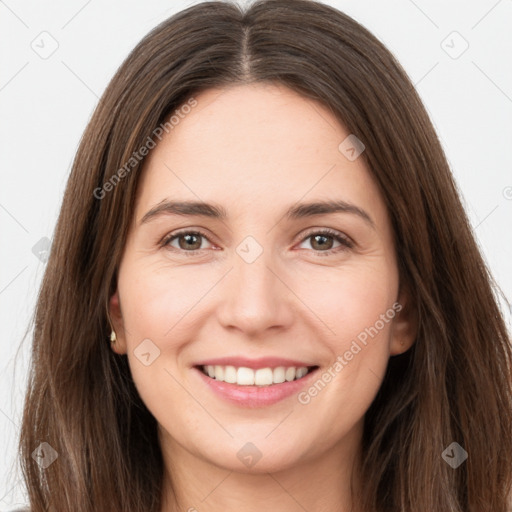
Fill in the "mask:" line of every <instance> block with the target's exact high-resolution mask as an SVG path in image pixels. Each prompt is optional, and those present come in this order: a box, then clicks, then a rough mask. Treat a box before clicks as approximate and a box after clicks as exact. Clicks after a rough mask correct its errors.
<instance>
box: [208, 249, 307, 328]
mask: <svg viewBox="0 0 512 512" xmlns="http://www.w3.org/2000/svg"><path fill="white" fill-rule="evenodd" d="M252 244H253V245H252V246H251V244H250V243H249V248H250V250H251V251H253V252H254V250H255V247H254V241H253V242H252ZM241 245H242V248H241V249H240V250H239V251H237V252H236V253H234V254H233V268H232V270H231V271H230V272H229V274H228V275H227V276H226V278H225V279H224V280H223V281H224V284H223V286H224V288H223V290H222V293H223V297H224V300H223V301H222V302H221V303H220V304H219V307H218V310H217V314H218V319H219V321H220V323H221V324H222V325H223V327H224V328H227V329H237V330H239V331H240V332H243V333H244V334H245V335H246V336H247V337H251V338H255V337H262V336H264V334H265V332H266V331H270V330H272V331H275V330H276V329H279V328H281V329H286V327H288V326H289V325H290V324H291V322H292V316H293V310H294V307H293V304H292V303H293V300H294V299H293V297H294V295H293V293H292V291H291V290H290V288H289V287H288V286H287V283H286V281H287V276H286V272H285V271H284V270H283V267H282V266H280V265H279V262H278V261H276V260H275V258H274V259H273V256H272V252H271V251H270V250H263V252H261V254H260V255H259V256H258V257H257V258H256V259H255V260H254V261H251V260H252V258H251V257H249V258H247V257H246V254H245V253H244V251H243V244H241ZM245 247H247V246H245ZM253 257H254V254H253ZM295 309H297V308H296V307H295ZM273 334H274V332H273Z"/></svg>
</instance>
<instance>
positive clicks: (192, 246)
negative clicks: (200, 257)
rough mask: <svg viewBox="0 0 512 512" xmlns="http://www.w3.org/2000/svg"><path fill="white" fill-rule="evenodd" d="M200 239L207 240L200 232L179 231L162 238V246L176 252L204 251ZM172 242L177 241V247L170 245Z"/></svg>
mask: <svg viewBox="0 0 512 512" xmlns="http://www.w3.org/2000/svg"><path fill="white" fill-rule="evenodd" d="M202 239H205V240H208V237H207V236H206V235H205V234H203V233H201V232H200V231H179V232H178V233H174V234H172V235H169V236H167V237H166V238H164V239H163V240H162V246H163V247H170V248H172V249H175V250H177V251H179V250H183V251H186V252H196V251H201V250H203V249H204V248H203V247H202ZM174 241H177V243H178V247H176V246H175V245H172V242H174Z"/></svg>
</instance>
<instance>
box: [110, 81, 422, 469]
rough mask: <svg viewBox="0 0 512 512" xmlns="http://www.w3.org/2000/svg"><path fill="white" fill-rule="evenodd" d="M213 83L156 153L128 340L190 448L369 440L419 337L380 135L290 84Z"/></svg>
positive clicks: (234, 462) (134, 257)
mask: <svg viewBox="0 0 512 512" xmlns="http://www.w3.org/2000/svg"><path fill="white" fill-rule="evenodd" d="M195 99H196V100H197V105H196V106H194V107H193V108H191V109H190V112H189V113H188V114H186V115H185V116H183V118H182V119H181V120H180V121H179V123H178V124H175V126H174V128H173V129H172V130H171V131H170V132H169V134H167V135H165V136H164V137H163V139H162V140H161V142H159V143H158V145H157V146H156V148H154V149H152V150H151V151H150V153H149V155H148V157H147V159H146V161H145V167H144V172H143V176H142V177H141V182H140V185H139V187H140V188H139V190H138V197H137V203H136V207H135V211H134V219H133V224H132V227H131V230H130V233H129V236H128V240H127V243H126V247H125V251H124V254H123V257H122V261H121V264H120V269H119V276H118V288H117V291H116V293H115V295H114V296H113V297H112V298H111V302H110V304H111V312H110V313H111V316H112V318H113V321H114V325H115V328H116V331H117V337H118V341H117V343H116V345H115V347H114V350H116V351H117V352H118V353H120V354H122V353H126V354H127V356H128V360H129V364H130V368H131V371H132V374H133V378H134V381H135V384H136V386H137V389H138V391H139V393H140V396H141V397H142V400H143V401H144V402H145V404H146V405H147V407H148V409H149V410H150V411H151V413H152V414H153V415H154V417H155V418H156V420H157V421H158V423H159V425H160V435H161V441H162V443H163V446H164V447H166V449H169V450H174V452H173V453H178V452H181V453H186V454H187V456H189V457H190V456H192V457H196V458H199V459H201V460H202V461H203V462H211V463H213V464H215V465H217V466H220V467H223V468H228V469H231V470H236V471H255V472H258V471H262V472H263V471H276V470H279V469H285V468H287V467H290V466H291V465H297V464H299V463H307V462H308V461H313V460H315V459H317V458H318V457H321V456H327V455H328V454H341V453H344V454H345V456H349V455H351V454H354V453H355V451H354V450H356V449H357V447H358V446H359V443H360V435H361V432H362V422H363V417H364V414H365V412H366V410H367V409H368V407H369V406H370V404H371V402H372V400H373V399H374V397H375V395H376V393H377V391H378V389H379V387H380V385H381V382H382V378H383V376H384V372H385V369H386V365H387V363H388V359H389V357H390V355H394V354H398V353H401V352H403V351H405V350H407V349H408V348H409V347H410V345H411V343H412V341H413V338H414V336H413V332H412V328H411V326H410V322H409V321H408V319H407V316H406V311H407V308H405V299H406V298H405V296H402V295H400V294H399V283H398V271H397V262H396V257H395V251H394V246H393V234H392V230H391V225H390V220H389V217H388V213H387V211H386V208H385V205H384V202H383V200H382V197H381V195H380V192H379V190H378V187H377V186H376V184H375V183H374V182H373V180H372V178H371V177H370V174H369V172H368V170H367V168H366V166H365V163H364V161H363V158H362V157H357V154H358V152H359V151H360V150H361V149H362V148H361V147H360V146H357V145H356V146H354V143H353V140H352V139H351V138H350V139H348V140H345V139H346V138H347V137H348V136H349V135H350V134H349V132H347V131H346V130H345V129H344V128H343V127H342V126H340V124H339V123H338V122H337V121H336V118H335V117H334V116H333V115H332V114H331V113H330V112H329V111H328V110H327V109H325V108H324V107H323V106H321V105H320V104H318V103H316V102H312V101H311V100H308V99H305V98H304V97H302V96H300V95H298V94H296V93H295V92H292V91H291V90H289V89H287V88H285V87H283V86H275V85H268V84H266V85H264V84H261V83H260V84H253V85H241V86H235V87H230V88H226V89H215V90H213V89H211V90H208V91H206V92H203V93H201V94H200V95H198V96H196V98H195ZM363 142H364V141H363ZM340 144H341V146H340ZM351 148H353V150H352V149H351ZM118 186H122V183H120V184H119V185H118ZM175 202H179V203H187V205H188V206H185V205H182V206H179V207H178V206H175V207H174V208H173V207H172V206H171V205H170V203H175ZM326 202H328V203H330V204H331V203H332V204H334V203H336V204H338V206H339V208H338V209H336V210H334V209H332V208H331V207H330V206H328V207H325V206H306V205H310V204H311V203H326ZM190 203H208V204H209V205H211V206H206V205H203V206H199V205H197V204H195V205H190ZM332 204H331V206H332ZM326 230H327V231H328V232H326ZM198 233H199V234H198ZM402 308H405V309H402ZM208 366H210V367H211V368H208ZM203 367H205V368H203ZM299 368H307V369H309V370H310V371H309V373H307V374H306V375H305V376H303V374H304V373H305V370H297V369H299ZM203 369H205V370H206V372H208V370H209V371H210V374H211V376H207V375H205V373H204V372H203ZM283 380H284V382H283ZM271 383H272V384H271Z"/></svg>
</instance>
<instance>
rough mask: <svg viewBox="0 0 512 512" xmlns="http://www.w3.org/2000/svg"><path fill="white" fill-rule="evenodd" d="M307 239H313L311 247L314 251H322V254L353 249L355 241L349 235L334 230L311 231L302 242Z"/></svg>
mask: <svg viewBox="0 0 512 512" xmlns="http://www.w3.org/2000/svg"><path fill="white" fill-rule="evenodd" d="M306 240H311V241H310V245H311V248H312V249H313V250H314V252H317V253H322V256H324V255H326V254H331V253H336V252H341V251H344V250H347V249H351V248H352V247H353V246H354V244H353V242H352V241H351V240H350V239H349V238H348V237H346V236H345V235H343V234H342V233H339V232H337V231H332V230H322V231H314V232H311V233H309V234H308V235H306V237H305V238H303V240H302V243H304V242H305V241H306ZM335 242H338V243H339V245H338V246H337V247H334V243H335Z"/></svg>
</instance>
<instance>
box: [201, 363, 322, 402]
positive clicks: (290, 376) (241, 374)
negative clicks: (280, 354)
mask: <svg viewBox="0 0 512 512" xmlns="http://www.w3.org/2000/svg"><path fill="white" fill-rule="evenodd" d="M210 362H212V363H215V364H207V363H208V362H207V361H204V362H202V363H201V364H198V365H195V366H194V367H193V369H194V372H195V374H196V375H197V376H198V377H199V379H200V381H202V383H200V384H198V385H201V386H205V385H206V386H205V387H204V388H203V389H204V390H209V391H210V392H212V393H213V396H216V397H218V398H220V399H221V400H222V401H223V402H227V403H229V404H231V405H235V406H236V407H242V408H261V407H267V406H270V405H273V404H276V403H277V402H281V401H283V400H285V399H290V398H292V397H294V396H297V395H298V393H300V391H301V390H302V389H304V388H305V387H306V386H308V385H310V383H311V382H312V380H313V379H314V375H315V374H316V373H318V369H319V368H320V367H319V366H309V365H305V364H304V363H302V362H300V361H291V360H283V359H278V360H276V359H272V358H269V359H260V360H258V361H254V360H247V359H242V358H230V359H227V358H226V359H217V360H215V361H210ZM228 363H231V364H228ZM235 365H236V366H235Z"/></svg>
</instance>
